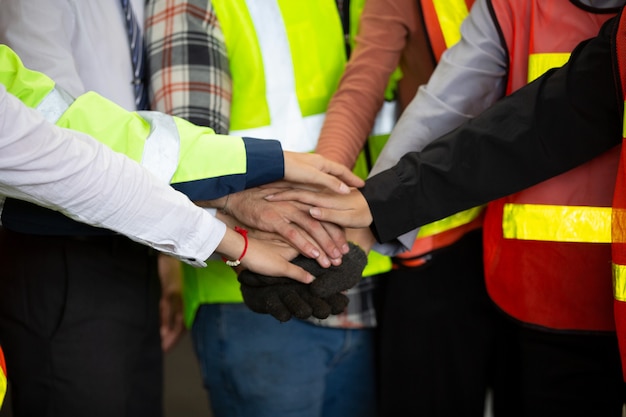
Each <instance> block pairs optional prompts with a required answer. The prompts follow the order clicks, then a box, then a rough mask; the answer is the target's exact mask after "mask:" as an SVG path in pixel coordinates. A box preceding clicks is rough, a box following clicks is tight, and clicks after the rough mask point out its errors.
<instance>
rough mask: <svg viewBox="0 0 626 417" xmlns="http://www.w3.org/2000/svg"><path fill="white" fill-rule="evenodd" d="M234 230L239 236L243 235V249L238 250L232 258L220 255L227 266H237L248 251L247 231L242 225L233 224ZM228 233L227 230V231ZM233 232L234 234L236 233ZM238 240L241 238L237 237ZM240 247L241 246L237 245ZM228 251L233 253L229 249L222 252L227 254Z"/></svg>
mask: <svg viewBox="0 0 626 417" xmlns="http://www.w3.org/2000/svg"><path fill="white" fill-rule="evenodd" d="M234 231H235V232H237V233H236V234H239V235H241V237H243V249H242V250H241V251H240V252H239V253H240V255H239V256H238V257H237V258H234V259H232V257H231V259H227V258H226V257H224V256H222V260H223V261H224V262H226V265H228V266H232V267H236V266H239V265H240V264H241V260H242V259H243V257H244V256H246V253H247V252H248V243H249V242H248V231H247V230H246V229H244V228H242V227H239V226H235V230H234ZM227 233H228V232H227ZM236 234H235V235H236ZM237 240H238V241H240V240H241V239H237ZM239 247H241V246H239ZM228 253H231V254H232V253H233V252H232V251H229V250H225V251H224V254H228Z"/></svg>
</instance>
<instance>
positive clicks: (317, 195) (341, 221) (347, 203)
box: [265, 188, 373, 228]
mask: <svg viewBox="0 0 626 417" xmlns="http://www.w3.org/2000/svg"><path fill="white" fill-rule="evenodd" d="M265 199H266V200H268V201H272V202H277V201H299V202H300V203H304V204H308V205H311V206H312V208H311V209H310V210H309V213H310V214H311V216H312V217H313V218H315V219H317V220H320V221H324V222H329V223H335V224H338V225H340V226H343V227H352V228H362V227H368V226H369V225H370V224H372V221H373V218H372V213H371V211H370V208H369V205H368V204H367V201H366V200H365V197H363V194H361V192H360V191H359V190H357V189H354V188H353V189H351V190H350V193H349V194H344V195H339V194H336V193H329V192H326V191H310V190H303V189H291V190H285V191H279V192H277V193H274V194H270V195H268V196H266V197H265Z"/></svg>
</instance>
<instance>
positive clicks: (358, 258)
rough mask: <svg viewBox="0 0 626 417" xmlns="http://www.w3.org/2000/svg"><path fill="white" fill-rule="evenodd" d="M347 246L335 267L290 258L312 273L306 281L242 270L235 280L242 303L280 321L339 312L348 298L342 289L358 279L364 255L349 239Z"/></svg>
mask: <svg viewBox="0 0 626 417" xmlns="http://www.w3.org/2000/svg"><path fill="white" fill-rule="evenodd" d="M349 248H350V250H349V252H348V253H346V254H345V255H343V259H342V263H341V265H338V266H330V267H328V268H323V267H322V266H320V265H319V264H318V263H317V261H315V260H314V259H310V258H307V257H304V256H302V255H299V256H298V257H296V258H295V259H294V260H292V261H291V262H292V263H293V264H295V265H298V266H300V267H301V268H303V269H305V270H306V271H308V272H309V273H311V274H312V275H313V276H315V280H314V281H313V282H311V283H310V284H303V283H301V282H298V281H294V280H292V279H289V278H285V277H269V276H264V275H261V274H257V273H255V272H252V271H250V270H244V271H242V272H241V273H240V274H239V277H238V279H239V282H240V284H241V293H242V295H243V300H244V302H245V304H246V305H247V306H248V307H249V308H250V309H251V310H252V311H254V312H257V313H262V314H271V315H272V316H273V317H275V318H276V319H277V320H279V321H281V322H285V321H288V320H289V319H291V318H292V317H296V318H299V319H306V318H309V317H311V316H313V317H316V318H319V319H325V318H327V317H328V316H329V315H330V314H339V313H341V312H342V311H343V310H344V309H345V308H346V306H347V305H348V297H346V296H345V295H344V294H342V292H343V291H345V290H347V289H349V288H352V287H353V286H355V285H356V284H357V283H358V282H359V280H360V279H361V275H362V273H363V270H364V269H365V265H366V264H367V256H366V254H365V252H364V251H363V250H362V249H361V248H360V247H358V246H357V245H355V244H354V243H351V242H350V243H349Z"/></svg>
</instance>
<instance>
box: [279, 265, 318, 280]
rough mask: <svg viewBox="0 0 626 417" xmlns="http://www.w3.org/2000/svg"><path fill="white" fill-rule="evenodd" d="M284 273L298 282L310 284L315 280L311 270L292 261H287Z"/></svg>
mask: <svg viewBox="0 0 626 417" xmlns="http://www.w3.org/2000/svg"><path fill="white" fill-rule="evenodd" d="M283 275H284V276H286V277H288V278H291V279H294V280H296V281H298V282H302V283H303V284H310V283H311V282H313V281H314V280H315V277H314V276H313V275H311V274H310V273H309V272H307V271H305V270H304V269H302V268H300V267H299V266H296V265H294V264H292V263H290V262H287V263H286V265H285V268H284V274H283Z"/></svg>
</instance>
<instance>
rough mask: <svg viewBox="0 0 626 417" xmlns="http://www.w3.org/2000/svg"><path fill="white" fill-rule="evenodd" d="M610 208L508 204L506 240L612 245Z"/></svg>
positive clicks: (504, 223) (503, 222)
mask: <svg viewBox="0 0 626 417" xmlns="http://www.w3.org/2000/svg"><path fill="white" fill-rule="evenodd" d="M611 212H612V209H611V208H610V207H586V206H553V205H544V204H505V205H504V210H503V215H502V232H503V234H504V237H505V238H506V239H522V240H540V241H550V242H584V243H610V242H611Z"/></svg>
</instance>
